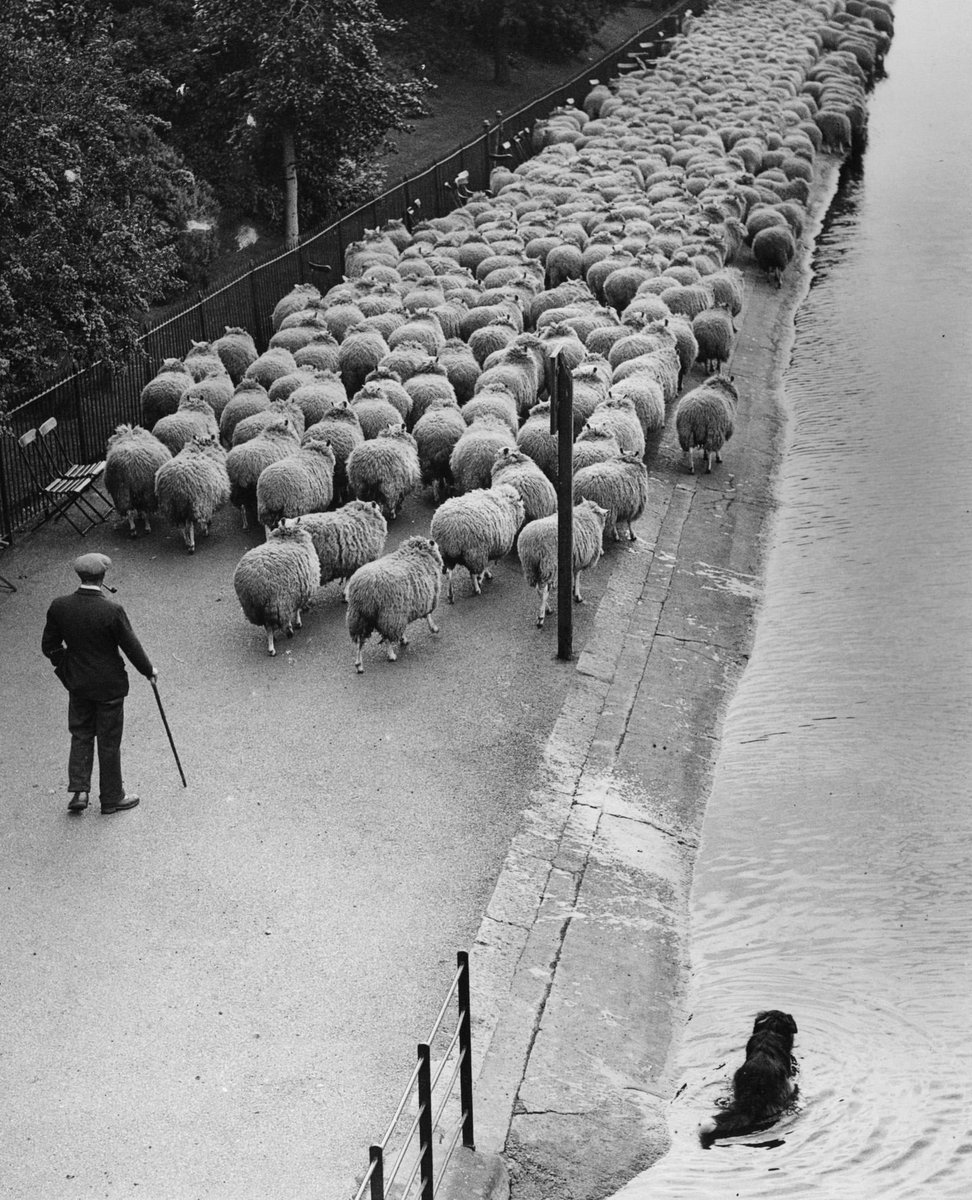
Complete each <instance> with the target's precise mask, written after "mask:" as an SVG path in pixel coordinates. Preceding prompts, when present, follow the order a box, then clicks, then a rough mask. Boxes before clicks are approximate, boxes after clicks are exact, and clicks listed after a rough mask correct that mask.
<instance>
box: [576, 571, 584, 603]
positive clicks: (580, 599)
mask: <svg viewBox="0 0 972 1200" xmlns="http://www.w3.org/2000/svg"><path fill="white" fill-rule="evenodd" d="M580 577H581V573H580V571H575V572H574V600H575V601H576V602H577V603H578V604H583V603H584V597H583V596H582V595H581V590H580Z"/></svg>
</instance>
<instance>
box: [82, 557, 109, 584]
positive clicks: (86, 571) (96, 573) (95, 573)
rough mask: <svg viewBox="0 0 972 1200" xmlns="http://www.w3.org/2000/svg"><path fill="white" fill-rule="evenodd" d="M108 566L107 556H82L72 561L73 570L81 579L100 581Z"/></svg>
mask: <svg viewBox="0 0 972 1200" xmlns="http://www.w3.org/2000/svg"><path fill="white" fill-rule="evenodd" d="M110 566H111V559H110V558H109V557H108V555H107V554H82V555H81V556H80V557H78V558H76V559H75V560H74V570H75V572H76V573H77V574H78V575H80V577H81V578H82V579H100V578H101V577H102V575H104V573H105V572H106V571H107V570H108V568H109V567H110Z"/></svg>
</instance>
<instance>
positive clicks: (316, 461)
mask: <svg viewBox="0 0 972 1200" xmlns="http://www.w3.org/2000/svg"><path fill="white" fill-rule="evenodd" d="M333 498H334V451H333V450H332V449H331V443H330V442H327V441H324V442H308V444H307V445H306V446H300V447H299V448H298V449H296V450H294V452H293V453H292V454H288V455H287V456H286V458H281V459H279V460H278V461H277V462H273V463H270V464H269V465H268V466H266V467H264V468H263V470H262V471H261V472H260V477H259V478H258V479H257V487H256V500H257V520H258V521H259V522H260V523H261V524H262V525H263V526H264V527H265V528H266V530H267V536H268V537H269V535H270V531H271V530H272V529H273V528H274V527H275V526H276V525H278V524H279V523H280V522H281V521H283V520H284V519H286V518H293V517H300V516H303V514H304V513H312V512H324V510H325V509H326V508H328V507H329V506H330V504H331V501H332V500H333Z"/></svg>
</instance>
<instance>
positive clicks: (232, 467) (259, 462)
mask: <svg viewBox="0 0 972 1200" xmlns="http://www.w3.org/2000/svg"><path fill="white" fill-rule="evenodd" d="M299 445H300V439H299V438H298V436H297V431H296V430H295V429H294V427H293V425H291V423H290V422H289V421H286V420H280V421H275V422H274V423H273V424H272V425H268V426H267V427H266V429H264V430H263V431H262V432H261V433H258V434H257V435H256V437H254V438H250V440H249V441H248V442H241V443H240V445H239V446H234V447H233V448H232V449H231V450H230V452H229V453H228V454H227V455H226V470H227V473H228V474H229V478H230V503H231V504H234V505H236V507H237V508H239V510H240V515H241V516H242V518H243V528H244V529H246V527H247V524H248V519H247V509H255V508H256V489H257V481H258V480H259V478H260V474H261V472H262V471H263V470H264V468H265V467H268V466H269V465H270V464H271V463H274V462H278V461H279V460H280V459H281V458H286V457H287V455H288V454H293V452H294V451H295V450H296V449H297V448H298V446H299Z"/></svg>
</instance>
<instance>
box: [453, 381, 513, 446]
mask: <svg viewBox="0 0 972 1200" xmlns="http://www.w3.org/2000/svg"><path fill="white" fill-rule="evenodd" d="M487 416H488V417H498V418H499V419H500V420H501V421H502V422H503V423H504V424H505V425H506V426H507V428H508V429H509V431H510V433H512V434H514V435H515V434H516V431H517V430H518V429H519V428H520V415H519V413H518V412H517V409H516V397H515V396H514V395H513V393H512V392H511V391H510V389H509V388H508V387H505V386H504V385H503V384H501V383H494V384H491V385H490V387H489V389H488V390H487V391H482V392H477V393H476V394H475V395H474V396H473V398H472V399H471V400H468V401H467V402H466V403H465V404H464V405H463V406H462V417H463V420H464V421H465V422H466V424H467V425H471V424H472V423H473V421H475V420H477V419H478V418H479V417H487Z"/></svg>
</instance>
